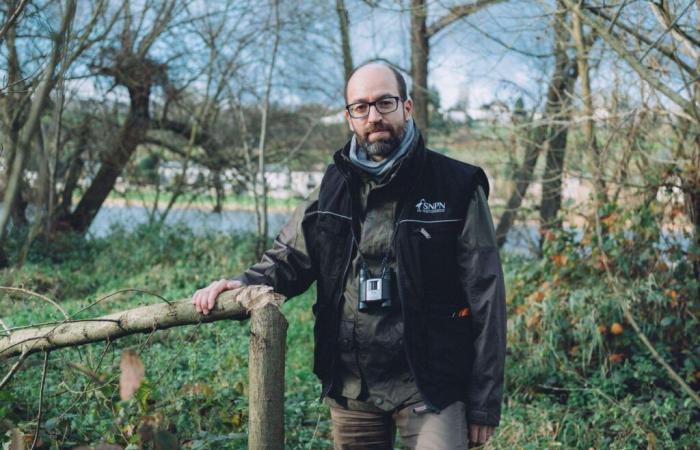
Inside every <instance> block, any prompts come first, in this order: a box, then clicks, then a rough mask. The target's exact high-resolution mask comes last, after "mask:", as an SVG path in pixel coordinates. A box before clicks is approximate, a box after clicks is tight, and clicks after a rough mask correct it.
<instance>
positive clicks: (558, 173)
mask: <svg viewBox="0 0 700 450" xmlns="http://www.w3.org/2000/svg"><path fill="white" fill-rule="evenodd" d="M564 11H565V10H564V9H563V8H560V9H559V13H558V14H557V18H555V21H554V30H555V40H556V42H555V44H554V48H555V61H556V64H557V66H558V67H561V69H560V76H561V77H562V79H561V82H560V86H559V89H558V90H557V91H556V92H555V95H556V96H557V97H556V103H557V104H558V105H559V108H558V109H557V111H556V113H555V114H553V115H552V120H551V123H550V125H549V129H550V131H549V132H548V135H549V148H548V150H547V159H546V164H545V169H544V176H543V177H542V202H541V205H540V225H541V231H544V230H547V229H550V228H558V227H559V226H560V222H559V221H558V220H557V214H558V213H559V210H560V209H561V187H562V177H563V171H564V161H565V158H566V140H567V137H568V131H569V122H570V116H571V111H570V106H571V97H572V94H573V90H574V85H575V83H576V78H577V75H578V71H577V70H576V67H577V66H576V61H571V60H570V59H569V57H568V55H567V54H566V50H567V47H568V42H569V37H570V36H569V32H568V31H567V29H566V25H565V23H564V21H565V20H566V18H565V13H564Z"/></svg>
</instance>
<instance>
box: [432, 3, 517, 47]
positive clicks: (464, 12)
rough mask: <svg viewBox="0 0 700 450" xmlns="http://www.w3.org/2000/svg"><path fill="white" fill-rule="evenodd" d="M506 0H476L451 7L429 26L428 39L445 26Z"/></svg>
mask: <svg viewBox="0 0 700 450" xmlns="http://www.w3.org/2000/svg"><path fill="white" fill-rule="evenodd" d="M504 1H506V0H476V1H475V2H474V3H470V4H468V5H458V6H453V7H452V8H450V11H449V12H448V13H447V14H445V15H444V16H442V17H440V18H439V19H437V20H436V21H435V22H433V24H432V25H430V26H429V27H428V30H427V33H426V34H427V35H428V39H430V38H431V37H433V35H435V34H437V33H439V32H440V31H442V30H443V29H444V28H445V27H448V26H450V25H451V24H452V23H454V22H456V21H458V20H459V19H462V18H464V17H467V16H470V15H472V14H474V13H477V12H479V11H481V10H482V9H484V8H486V7H487V6H491V5H495V4H496V3H502V2H504Z"/></svg>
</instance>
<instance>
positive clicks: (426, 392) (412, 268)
mask: <svg viewBox="0 0 700 450" xmlns="http://www.w3.org/2000/svg"><path fill="white" fill-rule="evenodd" d="M347 152H348V146H347V145H346V146H345V148H343V149H341V150H338V151H337V152H336V153H335V155H334V160H335V164H331V165H330V166H329V167H328V169H327V170H326V173H325V174H324V177H323V181H322V182H321V189H320V192H319V198H318V202H317V203H316V206H315V209H314V210H309V211H307V212H306V215H305V217H304V220H303V222H302V227H303V231H304V236H305V237H306V243H307V248H308V251H309V256H310V258H311V260H312V264H313V265H314V269H315V272H316V273H317V274H318V276H317V292H318V297H317V300H316V303H315V304H314V306H313V312H314V315H315V316H316V322H315V324H314V337H315V352H314V372H315V373H316V375H317V376H318V377H319V378H320V380H321V382H322V385H323V391H322V395H321V397H323V396H325V395H326V394H327V393H328V392H329V391H330V389H331V385H332V382H333V378H334V377H333V375H334V368H335V366H336V358H337V355H338V352H337V351H336V348H337V345H338V344H337V339H338V330H339V325H340V317H341V314H342V305H341V304H340V301H341V297H342V293H343V287H344V286H345V277H346V276H347V274H348V269H349V266H350V263H351V261H352V259H353V257H354V252H356V251H357V250H356V248H355V246H354V245H353V242H352V237H351V233H350V227H351V226H355V227H356V228H355V229H356V234H357V235H359V233H357V231H359V228H357V227H358V226H359V222H358V220H359V219H358V214H357V212H356V211H357V209H358V206H357V202H358V196H357V195H356V194H355V193H356V192H358V191H357V188H358V183H359V180H358V179H357V175H356V174H354V173H353V170H352V168H351V166H350V163H349V161H348V159H347ZM406 158H407V160H406V161H404V163H403V164H402V166H401V167H400V169H399V171H398V173H397V174H396V177H395V179H394V180H393V181H392V182H391V188H392V189H397V192H398V193H399V194H400V196H399V198H400V200H399V202H397V214H396V217H397V222H396V224H395V225H396V230H397V231H396V239H395V253H396V262H397V280H398V291H399V292H398V294H399V300H400V302H401V306H402V308H401V309H402V311H403V320H404V346H405V350H406V357H407V359H408V362H409V366H410V368H411V371H412V372H413V375H414V378H415V380H416V383H417V386H418V389H419V390H420V392H421V395H422V396H423V399H424V400H425V402H426V404H427V405H428V406H429V407H433V408H434V409H436V410H440V409H443V408H445V407H446V406H448V405H449V404H450V403H452V402H454V401H456V400H461V401H465V400H466V394H467V387H468V383H469V379H470V371H471V366H472V358H473V350H472V335H471V327H470V322H471V318H470V317H453V315H454V313H455V312H456V311H458V310H460V309H462V308H465V307H468V306H469V303H468V300H467V296H466V293H465V290H464V288H463V286H464V282H465V281H466V277H467V276H468V275H469V274H465V273H461V271H460V270H459V267H458V261H457V257H458V252H457V240H458V239H459V235H460V233H461V231H462V229H463V227H464V221H465V217H466V212H467V206H468V205H469V201H470V199H471V197H472V195H473V194H474V190H475V188H476V186H477V185H481V186H482V188H483V189H484V192H485V193H486V194H487V195H488V181H487V179H486V175H485V174H484V172H483V170H481V169H480V168H479V167H476V166H473V165H470V164H466V163H463V162H459V161H456V160H454V159H451V158H448V157H446V156H444V155H441V154H439V153H436V152H434V151H431V150H428V149H426V148H425V146H424V144H423V141H422V138H420V137H419V138H418V143H417V147H416V149H415V151H413V152H411V154H410V156H407V157H406Z"/></svg>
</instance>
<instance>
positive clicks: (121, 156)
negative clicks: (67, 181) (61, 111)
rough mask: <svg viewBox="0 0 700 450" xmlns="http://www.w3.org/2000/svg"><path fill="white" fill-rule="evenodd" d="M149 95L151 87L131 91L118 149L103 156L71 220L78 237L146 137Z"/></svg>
mask: <svg viewBox="0 0 700 450" xmlns="http://www.w3.org/2000/svg"><path fill="white" fill-rule="evenodd" d="M150 93H151V85H150V83H147V84H144V85H140V86H134V87H129V99H130V101H131V104H130V107H129V115H128V117H127V119H126V122H124V125H123V126H122V129H121V131H120V132H119V138H118V139H117V142H116V146H115V147H114V148H113V149H112V150H111V151H110V152H108V153H107V154H106V155H104V156H103V158H102V160H101V165H100V170H99V171H98V172H97V175H95V178H94V179H93V180H92V183H90V186H89V187H88V189H87V191H85V194H84V195H83V197H82V198H81V199H80V203H78V206H77V207H76V208H75V211H73V213H72V214H71V215H70V216H69V218H68V222H69V223H70V226H71V228H72V229H73V230H75V231H77V232H78V233H85V232H86V231H87V230H88V228H90V225H91V224H92V221H93V220H94V219H95V216H96V215H97V212H98V211H99V210H100V208H101V207H102V204H103V203H104V201H105V200H106V199H107V196H108V195H109V193H110V192H111V191H112V189H113V188H114V184H115V183H116V181H117V178H118V177H119V175H120V174H121V173H122V170H123V169H124V167H125V166H126V164H127V162H129V159H130V158H131V155H133V153H134V152H135V151H136V148H137V147H138V145H139V144H140V143H142V142H143V140H144V138H145V137H146V132H147V131H148V127H149V123H150V117H149V111H148V106H149V98H150Z"/></svg>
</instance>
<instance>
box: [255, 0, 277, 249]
mask: <svg viewBox="0 0 700 450" xmlns="http://www.w3.org/2000/svg"><path fill="white" fill-rule="evenodd" d="M274 14H275V41H274V44H273V46H272V56H271V58H270V67H269V68H268V72H267V80H266V81H265V94H264V95H265V97H264V100H263V109H262V117H261V119H260V122H261V123H260V139H259V140H258V175H259V176H260V193H259V198H260V201H259V204H258V205H259V208H260V211H259V215H258V243H257V255H258V257H260V256H262V254H263V252H264V251H265V248H266V247H267V234H268V223H267V222H268V220H267V219H268V218H267V180H266V179H265V144H266V142H267V127H268V115H269V112H270V93H271V92H272V77H273V75H274V71H275V63H276V62H277V50H278V48H279V43H280V26H281V22H280V17H279V3H278V0H275V3H274ZM256 195H258V193H257V192H256ZM256 209H257V208H256Z"/></svg>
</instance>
